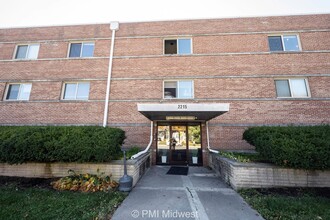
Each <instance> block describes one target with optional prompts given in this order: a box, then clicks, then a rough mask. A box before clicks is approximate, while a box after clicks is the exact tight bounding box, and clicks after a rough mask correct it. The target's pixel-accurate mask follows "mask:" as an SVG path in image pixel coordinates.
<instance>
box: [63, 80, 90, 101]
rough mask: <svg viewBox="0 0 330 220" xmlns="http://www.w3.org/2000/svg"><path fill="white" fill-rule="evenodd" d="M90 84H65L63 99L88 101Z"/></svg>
mask: <svg viewBox="0 0 330 220" xmlns="http://www.w3.org/2000/svg"><path fill="white" fill-rule="evenodd" d="M88 97H89V82H79V83H65V85H64V94H63V99H66V100H88Z"/></svg>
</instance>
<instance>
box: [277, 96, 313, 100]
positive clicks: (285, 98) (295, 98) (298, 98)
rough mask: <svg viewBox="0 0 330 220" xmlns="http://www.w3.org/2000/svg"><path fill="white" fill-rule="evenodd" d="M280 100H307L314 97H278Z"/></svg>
mask: <svg viewBox="0 0 330 220" xmlns="http://www.w3.org/2000/svg"><path fill="white" fill-rule="evenodd" d="M276 98H277V99H279V100H306V99H311V98H312V97H310V96H308V97H276Z"/></svg>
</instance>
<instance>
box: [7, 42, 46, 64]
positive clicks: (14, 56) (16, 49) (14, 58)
mask: <svg viewBox="0 0 330 220" xmlns="http://www.w3.org/2000/svg"><path fill="white" fill-rule="evenodd" d="M31 45H38V46H39V48H38V55H37V57H36V58H28V57H27V55H28V54H29V50H30V47H31ZM19 46H28V48H27V50H26V54H25V57H24V58H16V54H17V52H18V47H19ZM39 50H40V43H29V44H17V45H16V47H15V51H14V55H13V60H37V59H38V57H39Z"/></svg>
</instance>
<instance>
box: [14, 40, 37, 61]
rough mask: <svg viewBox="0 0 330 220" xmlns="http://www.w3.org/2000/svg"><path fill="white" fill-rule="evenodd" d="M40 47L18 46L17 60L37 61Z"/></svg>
mask: <svg viewBox="0 0 330 220" xmlns="http://www.w3.org/2000/svg"><path fill="white" fill-rule="evenodd" d="M39 46H40V45H39V44H28V45H18V46H17V48H16V54H15V59H37V58H38V53H39Z"/></svg>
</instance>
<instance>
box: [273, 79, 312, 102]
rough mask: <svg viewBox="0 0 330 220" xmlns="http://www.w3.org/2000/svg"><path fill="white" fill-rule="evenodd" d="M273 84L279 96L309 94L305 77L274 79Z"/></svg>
mask: <svg viewBox="0 0 330 220" xmlns="http://www.w3.org/2000/svg"><path fill="white" fill-rule="evenodd" d="M275 86H276V94H277V97H279V98H282V97H283V98H284V97H292V98H307V97H309V96H310V95H309V90H308V84H307V79H298V78H297V79H296V78H292V79H277V80H275Z"/></svg>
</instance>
